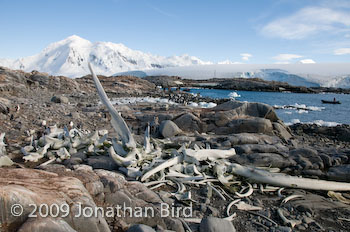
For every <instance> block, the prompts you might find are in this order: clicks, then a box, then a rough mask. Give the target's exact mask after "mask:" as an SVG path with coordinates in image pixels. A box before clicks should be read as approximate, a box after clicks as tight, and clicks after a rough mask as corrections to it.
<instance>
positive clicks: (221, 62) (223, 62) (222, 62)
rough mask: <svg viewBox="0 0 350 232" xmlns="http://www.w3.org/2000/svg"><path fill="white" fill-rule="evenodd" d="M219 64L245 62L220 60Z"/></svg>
mask: <svg viewBox="0 0 350 232" xmlns="http://www.w3.org/2000/svg"><path fill="white" fill-rule="evenodd" d="M218 64H243V63H242V62H236V61H231V60H224V61H219V62H218Z"/></svg>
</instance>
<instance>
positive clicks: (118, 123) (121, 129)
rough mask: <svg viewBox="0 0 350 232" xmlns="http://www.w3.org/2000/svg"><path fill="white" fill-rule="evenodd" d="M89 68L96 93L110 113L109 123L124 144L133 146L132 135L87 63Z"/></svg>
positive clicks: (134, 144)
mask: <svg viewBox="0 0 350 232" xmlns="http://www.w3.org/2000/svg"><path fill="white" fill-rule="evenodd" d="M89 69H90V72H91V75H92V79H93V80H94V83H95V86H96V89H97V92H98V95H99V96H100V98H101V101H102V103H103V104H104V105H105V106H106V107H107V109H108V111H109V113H110V114H111V117H112V119H111V124H112V126H113V128H114V130H115V131H116V133H117V135H118V137H119V139H120V140H122V142H123V143H124V144H125V146H127V147H129V148H135V147H136V143H135V140H134V137H133V136H132V134H131V132H130V130H129V128H128V126H127V125H126V123H125V121H124V119H123V118H122V117H121V116H120V115H119V113H118V111H117V110H116V109H115V108H114V107H113V105H112V103H111V102H110V101H109V99H108V97H107V94H106V92H105V91H104V89H103V87H102V85H101V83H100V81H99V79H98V78H97V76H96V74H95V72H94V70H93V69H92V67H91V64H90V63H89Z"/></svg>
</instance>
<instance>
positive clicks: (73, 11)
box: [0, 0, 350, 63]
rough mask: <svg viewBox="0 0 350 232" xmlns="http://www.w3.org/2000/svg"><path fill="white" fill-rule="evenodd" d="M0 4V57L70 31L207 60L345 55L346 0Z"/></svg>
mask: <svg viewBox="0 0 350 232" xmlns="http://www.w3.org/2000/svg"><path fill="white" fill-rule="evenodd" d="M0 9H1V14H0V22H1V24H0V31H1V36H0V58H19V57H24V56H29V55H34V54H36V53H39V52H40V51H41V50H42V49H43V48H45V47H46V46H47V45H48V44H50V43H52V42H56V41H58V40H62V39H64V38H66V37H68V36H70V35H73V34H75V35H78V36H80V37H82V38H85V39H87V40H90V41H92V42H96V41H109V42H114V43H123V44H125V45H126V46H128V47H129V48H131V49H137V50H141V51H143V52H150V53H152V54H157V55H162V56H171V55H182V54H189V55H193V56H197V57H199V58H200V59H202V60H204V61H212V62H220V61H224V60H230V61H232V62H242V63H287V62H288V63H295V62H298V61H300V60H306V61H307V60H309V59H311V60H313V61H315V62H317V63H320V62H349V61H350V1H349V0H347V1H344V0H332V1H331V0H329V1H322V0H320V1H317V0H274V1H273V0H245V1H240V0H236V1H234V0H99V1H97V0H96V1H95V0H85V1H81V0H74V1H72V0H32V1H27V0H1V1H0ZM309 61H310V60H309Z"/></svg>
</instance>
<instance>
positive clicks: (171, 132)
mask: <svg viewBox="0 0 350 232" xmlns="http://www.w3.org/2000/svg"><path fill="white" fill-rule="evenodd" d="M159 131H160V134H161V135H162V136H163V137H164V138H169V137H173V136H175V135H178V134H180V133H181V132H182V131H181V129H180V128H179V127H178V126H177V125H176V124H175V123H174V122H173V121H170V120H165V121H163V122H162V123H161V124H160V126H159Z"/></svg>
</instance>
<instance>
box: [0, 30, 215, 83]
mask: <svg viewBox="0 0 350 232" xmlns="http://www.w3.org/2000/svg"><path fill="white" fill-rule="evenodd" d="M88 62H90V63H91V64H92V65H93V66H94V68H95V70H96V72H97V73H98V74H102V75H112V74H115V73H117V72H125V71H131V70H145V69H152V68H166V67H176V66H188V65H200V64H210V62H204V61H202V60H200V59H198V58H197V57H194V56H189V55H182V56H170V57H163V56H157V55H152V54H149V53H144V52H141V51H136V50H132V49H130V48H127V47H126V46H124V45H123V44H116V43H111V42H96V43H91V42H90V41H88V40H86V39H83V38H81V37H79V36H76V35H73V36H70V37H68V38H66V39H64V40H61V41H58V42H55V43H52V44H50V45H49V46H48V47H46V48H45V49H44V50H43V51H42V52H40V53H39V54H36V55H34V56H29V57H24V58H20V59H17V60H9V59H0V65H2V66H5V67H8V68H12V69H22V70H24V71H32V70H38V71H41V72H47V73H49V74H51V75H64V76H68V77H79V76H84V75H86V74H88V73H89V70H88V68H87V63H88Z"/></svg>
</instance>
